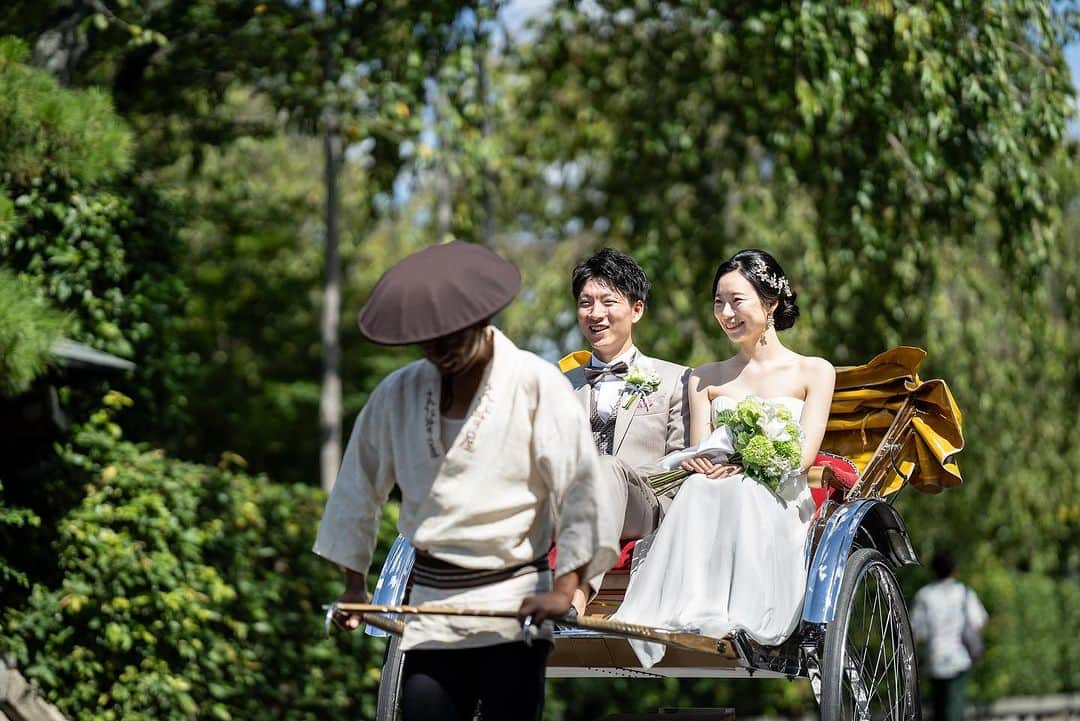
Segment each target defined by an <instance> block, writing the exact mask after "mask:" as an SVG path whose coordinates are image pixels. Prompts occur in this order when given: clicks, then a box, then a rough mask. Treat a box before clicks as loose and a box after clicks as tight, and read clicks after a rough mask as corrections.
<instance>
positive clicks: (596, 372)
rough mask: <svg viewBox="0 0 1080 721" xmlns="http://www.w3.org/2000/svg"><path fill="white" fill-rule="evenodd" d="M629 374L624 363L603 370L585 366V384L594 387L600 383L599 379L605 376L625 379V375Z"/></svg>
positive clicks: (620, 362) (627, 367)
mask: <svg viewBox="0 0 1080 721" xmlns="http://www.w3.org/2000/svg"><path fill="white" fill-rule="evenodd" d="M629 372H630V366H628V365H626V361H619V362H618V363H616V364H614V365H610V366H605V367H604V368H594V367H592V366H585V382H586V383H588V384H589V385H591V386H595V385H596V384H597V383H599V382H600V379H601V378H603V377H604V376H606V375H613V376H615V377H616V378H625V377H626V374H627V373H629Z"/></svg>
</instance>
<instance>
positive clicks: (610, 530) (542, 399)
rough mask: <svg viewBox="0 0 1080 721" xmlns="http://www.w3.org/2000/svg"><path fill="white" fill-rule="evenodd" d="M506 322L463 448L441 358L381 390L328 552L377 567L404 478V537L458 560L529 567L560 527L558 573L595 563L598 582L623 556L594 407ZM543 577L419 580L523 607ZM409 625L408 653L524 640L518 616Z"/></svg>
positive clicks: (333, 506) (340, 489)
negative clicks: (592, 418)
mask: <svg viewBox="0 0 1080 721" xmlns="http://www.w3.org/2000/svg"><path fill="white" fill-rule="evenodd" d="M492 330H493V332H494V334H495V352H494V356H493V357H492V360H491V362H490V363H489V364H488V367H487V369H486V370H485V372H484V377H483V379H482V380H481V382H480V387H479V388H478V389H477V391H476V395H475V397H474V398H473V401H472V403H471V405H470V407H469V410H468V412H467V414H466V418H465V422H464V427H463V428H462V429H461V430H460V432H458V433H457V435H456V438H455V439H454V441H453V443H451V444H449V445H446V444H444V442H443V438H442V436H443V433H442V428H441V425H442V424H441V419H440V414H439V394H440V393H439V392H440V379H439V372H438V370H436V369H435V366H433V365H432V364H431V363H429V362H427V361H416V362H413V363H410V364H409V365H407V366H405V367H404V368H401V369H400V370H398V371H395V372H394V373H392V374H391V375H389V376H388V377H387V378H385V379H384V380H383V381H382V382H381V383H379V385H378V386H377V387H376V388H375V390H374V391H373V392H372V394H371V397H370V398H369V399H368V402H367V404H366V405H365V406H364V409H363V410H362V411H361V412H360V415H359V416H358V417H357V419H356V424H355V425H354V426H353V430H352V434H351V436H350V438H349V444H348V447H347V448H346V449H345V455H344V457H343V458H342V462H341V470H340V471H339V473H338V477H337V482H336V483H335V484H334V488H333V490H332V491H331V493H330V497H329V499H328V500H327V502H326V509H325V511H324V513H323V518H322V522H321V523H320V524H319V533H318V537H317V538H316V541H315V548H314V551H315V553H317V554H319V555H320V556H323V557H324V558H327V559H329V560H331V561H333V562H335V563H337V564H339V565H341V566H344V567H345V568H349V569H351V570H353V571H355V572H357V573H360V574H364V573H366V572H367V570H368V567H369V565H370V563H371V557H372V551H373V550H374V546H375V540H376V534H377V532H378V528H379V517H380V515H381V508H382V506H383V504H384V503H385V502H386V499H387V497H388V496H389V494H390V490H391V488H392V487H393V486H394V485H395V483H396V484H397V486H398V487H399V488H400V489H401V511H400V516H399V518H398V529H399V530H400V531H401V534H402V535H403V536H405V537H406V538H407V539H409V541H410V542H411V543H412V545H413V546H414V547H415V548H417V549H420V550H423V551H426V552H428V553H430V554H431V555H432V556H435V557H436V558H439V559H442V560H444V561H448V562H450V563H454V564H456V565H458V566H462V567H464V568H472V569H485V570H497V569H504V568H509V567H512V566H516V565H519V564H524V563H527V562H529V561H532V560H533V559H536V558H539V557H540V556H542V555H544V554H545V553H547V550H548V547H549V546H550V545H551V540H552V536H553V535H554V534H555V531H556V528H557V531H558V534H557V538H558V547H559V555H558V561H557V567H556V569H555V575H556V576H559V575H562V574H563V573H566V572H568V571H570V570H573V569H575V568H578V567H579V566H583V565H584V566H586V570H585V573H584V577H585V578H592V577H593V576H595V575H596V574H597V573H599V572H601V571H603V570H606V569H607V568H609V567H610V566H611V564H613V563H614V562H615V559H616V558H617V556H618V538H619V535H618V533H619V529H618V528H617V527H615V525H614V524H613V523H607V520H608V519H607V516H609V515H611V514H606V513H605V514H598V512H597V511H598V508H597V499H596V487H595V485H594V479H595V478H596V477H597V476H599V474H600V469H599V457H598V456H597V453H596V446H595V445H594V443H593V438H592V433H591V432H590V430H589V422H588V420H587V418H586V417H585V412H584V410H583V409H582V407H581V404H580V403H579V402H578V401H577V399H576V398H575V397H574V395H573V391H572V390H571V388H570V384H569V383H568V382H567V380H566V378H565V377H563V375H562V373H560V372H559V371H558V369H556V368H555V367H554V366H552V365H551V364H549V363H547V362H546V361H544V360H542V359H540V358H538V357H537V356H535V355H533V354H532V353H528V352H526V351H522V350H519V349H518V348H517V347H516V346H514V344H513V343H511V342H510V340H509V339H507V338H506V336H504V335H503V334H502V333H500V332H499V331H498V330H495V329H492ZM448 430H450V429H448ZM609 526H610V527H609ZM541 584H550V575H549V574H532V575H531V576H521V577H517V578H514V579H510V581H507V582H504V583H502V584H495V585H494V586H483V587H480V588H475V589H467V590H466V591H465V592H461V593H458V592H441V593H440V592H437V591H434V590H432V589H427V590H425V589H422V588H421V587H419V586H418V587H415V588H414V590H413V598H412V599H411V601H412V602H414V603H425V602H439V603H449V604H455V603H458V604H460V605H465V604H466V603H467V604H470V605H473V606H477V605H488V606H490V607H497V608H501V609H503V610H506V609H510V610H513V609H515V608H516V606H517V604H518V603H520V601H521V598H522V597H523V596H524V595H527V594H529V593H534V592H536V591H539V590H546V587H544V586H543V585H541ZM405 623H406V630H405V637H404V639H403V645H402V648H406V649H407V648H413V647H417V646H421V645H423V646H428V647H465V646H475V645H489V644H491V643H497V642H501V641H513V640H517V639H518V638H520V627H519V626H518V625H517V622H516V621H515V620H514V619H509V621H506V620H500V619H472V618H462V619H460V620H453V621H451V620H448V618H447V617H437V616H408V617H406V618H405ZM432 644H433V645H434V646H432Z"/></svg>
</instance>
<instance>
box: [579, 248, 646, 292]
mask: <svg viewBox="0 0 1080 721" xmlns="http://www.w3.org/2000/svg"><path fill="white" fill-rule="evenodd" d="M589 280H595V281H596V282H598V283H600V284H601V285H604V286H606V287H608V288H611V289H613V290H617V291H619V292H620V293H622V294H623V295H624V296H626V299H627V300H628V301H630V304H631V305H633V304H634V303H636V302H637V301H639V300H640V301H641V302H642V303H645V304H646V305H648V303H649V287H650V286H649V279H648V278H647V277H645V271H644V270H642V269H641V266H640V265H638V264H637V261H636V260H634V259H633V258H631V257H630V256H629V255H627V254H626V253H620V252H619V251H617V250H615V249H613V248H602V249H601V250H600V252H598V253H597V254H596V255H594V256H593V257H591V258H589V259H587V260H583V261H581V262H580V263H578V265H577V267H576V268H574V275H573V280H572V281H571V283H570V287H571V289H572V290H573V292H574V300H577V297H578V296H579V295H580V294H581V289H582V288H583V287H585V283H586V282H588V281H589Z"/></svg>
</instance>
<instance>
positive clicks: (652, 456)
mask: <svg viewBox="0 0 1080 721" xmlns="http://www.w3.org/2000/svg"><path fill="white" fill-rule="evenodd" d="M571 287H572V289H573V292H574V299H575V301H576V302H577V318H578V327H580V328H581V333H582V335H583V336H585V340H586V341H588V343H589V345H590V346H591V347H592V352H589V351H578V352H577V353H571V354H570V355H568V356H566V357H565V358H563V359H562V360H561V361H559V367H560V369H562V371H563V373H565V374H566V377H567V379H569V381H570V383H571V384H572V385H573V387H574V392H575V394H576V395H577V397H578V400H580V401H581V404H582V406H583V407H584V408H585V410H586V412H587V413H588V414H589V419H590V422H591V424H592V431H593V440H594V441H595V442H596V447H597V450H598V451H600V454H601V460H603V461H604V462H605V464H606V465H607V466H608V467H609V468H610V470H611V473H608V474H605V475H606V476H607V478H606V479H605V480H604V483H603V487H598V488H597V492H598V493H599V494H601V497H600V498H599V499H598V501H599V505H600V506H601V507H603V506H605V505H606V506H607V508H608V510H609V511H610V512H613V513H615V514H616V516H617V515H618V514H619V513H621V514H622V516H623V524H622V534H621V536H620V537H621V538H641V537H642V536H644V535H646V534H648V533H650V532H651V531H653V530H655V529H656V526H657V524H658V523H659V522H660V518H661V517H662V515H663V512H664V510H665V509H666V508H667V505H668V504H670V502H671V498H670V497H664V498H657V496H656V494H655V493H653V491H652V488H650V487H649V484H648V481H647V480H646V479H647V476H648V475H649V474H652V473H658V472H660V471H661V470H662V469H661V468H660V467H659V466H657V465H656V461H657V460H658V459H659V458H660V457H662V456H664V455H666V454H668V453H671V452H672V451H677V450H682V449H683V448H684V447H685V445H686V440H687V438H688V436H689V430H690V429H689V419H690V404H689V402H688V400H687V397H686V393H687V380H688V379H689V377H690V369H689V368H687V367H686V366H681V365H676V364H675V363H669V362H667V361H663V360H658V359H655V358H650V357H648V356H646V355H645V354H644V353H642V352H641V351H640V350H638V349H637V347H636V346H635V345H634V325H635V324H636V323H637V322H638V321H639V320H641V317H642V315H643V314H644V313H645V304H646V302H647V301H648V298H649V279H648V278H646V277H645V271H643V270H642V269H641V266H639V265H638V264H637V262H636V261H635V260H634V259H633V258H631V257H630V256H628V255H626V254H625V253H620V252H619V251H617V250H612V249H610V248H604V249H603V250H601V251H600V252H599V253H597V254H596V255H594V256H592V257H591V258H589V259H588V260H585V261H584V262H582V263H580V264H579V265H578V266H577V267H576V268H574V273H573V277H572V281H571ZM628 376H629V377H628ZM649 377H651V381H652V382H651V383H638V384H635V383H634V381H635V380H639V379H640V378H649ZM598 485H599V484H598ZM598 584H599V580H594V581H593V582H592V585H593V588H594V589H595V588H597V587H598ZM578 600H580V599H578ZM575 605H577V604H575ZM579 610H580V609H579Z"/></svg>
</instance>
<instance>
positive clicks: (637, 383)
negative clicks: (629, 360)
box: [623, 365, 660, 410]
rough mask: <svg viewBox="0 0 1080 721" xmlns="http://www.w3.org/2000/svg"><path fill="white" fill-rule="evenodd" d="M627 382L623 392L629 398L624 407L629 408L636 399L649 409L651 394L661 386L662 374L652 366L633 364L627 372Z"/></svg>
mask: <svg viewBox="0 0 1080 721" xmlns="http://www.w3.org/2000/svg"><path fill="white" fill-rule="evenodd" d="M625 382H626V386H625V387H624V388H623V393H624V394H626V396H627V398H626V404H625V405H624V406H623V408H629V407H630V406H632V405H633V404H634V401H638V402H640V403H641V404H643V405H644V406H645V408H646V410H648V408H649V395H651V394H653V393H655V392H656V389H657V388H659V387H660V375H659V374H658V373H657V372H656V371H654V370H653V369H652V368H645V367H643V366H640V365H633V366H631V367H630V370H629V371H627V373H626V379H625Z"/></svg>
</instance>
